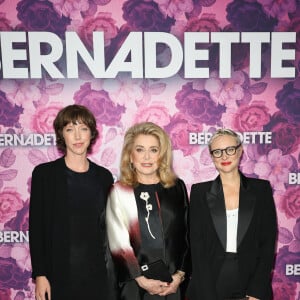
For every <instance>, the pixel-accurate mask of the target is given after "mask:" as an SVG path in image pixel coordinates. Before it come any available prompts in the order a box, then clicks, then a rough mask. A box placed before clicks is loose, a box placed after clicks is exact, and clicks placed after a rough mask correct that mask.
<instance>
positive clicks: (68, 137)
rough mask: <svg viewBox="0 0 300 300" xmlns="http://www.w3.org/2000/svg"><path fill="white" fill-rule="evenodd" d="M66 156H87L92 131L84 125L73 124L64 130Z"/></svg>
mask: <svg viewBox="0 0 300 300" xmlns="http://www.w3.org/2000/svg"><path fill="white" fill-rule="evenodd" d="M63 137H64V140H65V144H66V155H68V156H70V155H86V153H87V149H88V147H89V145H90V142H91V130H90V128H89V127H88V126H87V125H85V124H84V123H81V122H77V123H76V124H73V123H72V122H71V123H69V124H67V125H66V126H65V127H64V128H63Z"/></svg>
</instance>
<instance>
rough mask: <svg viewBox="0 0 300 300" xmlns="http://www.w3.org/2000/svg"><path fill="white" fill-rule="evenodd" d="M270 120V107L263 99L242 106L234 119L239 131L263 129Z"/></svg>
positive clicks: (235, 126)
mask: <svg viewBox="0 0 300 300" xmlns="http://www.w3.org/2000/svg"><path fill="white" fill-rule="evenodd" d="M269 121H270V114H269V113H268V108H267V107H266V105H265V102H263V101H253V102H252V103H251V105H243V106H240V107H239V109H238V110H237V112H236V115H235V117H234V120H233V124H234V125H233V127H234V128H235V129H236V130H238V131H241V132H243V131H262V130H263V126H264V125H266V124H267V123H268V122H269Z"/></svg>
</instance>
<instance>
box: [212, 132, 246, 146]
mask: <svg viewBox="0 0 300 300" xmlns="http://www.w3.org/2000/svg"><path fill="white" fill-rule="evenodd" d="M224 135H229V136H232V137H233V138H234V139H235V141H236V145H239V144H242V141H241V139H240V137H239V135H238V134H237V133H236V132H235V131H233V130H231V129H228V128H222V129H218V130H217V131H216V132H215V133H214V134H213V135H212V137H211V138H210V140H209V141H208V148H209V151H211V145H212V143H213V142H214V140H215V139H216V138H218V137H219V136H224Z"/></svg>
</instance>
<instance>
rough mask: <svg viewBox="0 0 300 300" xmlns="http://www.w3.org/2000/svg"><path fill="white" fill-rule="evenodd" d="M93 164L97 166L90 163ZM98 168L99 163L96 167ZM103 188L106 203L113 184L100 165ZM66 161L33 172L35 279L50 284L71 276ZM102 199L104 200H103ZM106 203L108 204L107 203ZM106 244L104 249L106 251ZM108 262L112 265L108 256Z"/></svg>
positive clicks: (102, 205) (31, 230) (102, 212)
mask: <svg viewBox="0 0 300 300" xmlns="http://www.w3.org/2000/svg"><path fill="white" fill-rule="evenodd" d="M89 163H90V164H94V163H93V162H91V161H89ZM94 165H95V164H94ZM95 166H96V168H97V170H98V178H99V185H101V186H102V188H103V200H105V201H106V199H107V194H108V191H109V189H110V186H111V185H112V184H113V178H112V175H111V173H110V172H109V171H108V170H107V169H105V168H103V167H101V166H98V165H95ZM65 168H66V167H65V162H64V158H59V159H57V160H55V161H52V162H48V163H44V164H41V165H39V166H37V167H35V169H34V170H33V173H32V184H31V197H30V212H29V243H30V254H31V262H32V277H33V278H35V277H36V276H42V275H43V276H46V277H47V278H48V280H49V281H50V284H53V280H54V281H55V282H60V283H64V282H65V279H66V277H67V274H66V264H67V263H68V258H69V252H68V250H69V232H68V224H69V223H68V209H67V201H68V196H67V178H66V172H65ZM99 200H100V199H99ZM101 202H102V201H99V204H98V205H99V226H101V228H102V232H103V237H105V236H106V230H105V226H104V224H105V205H106V203H101ZM103 202H104V201H103ZM105 245H107V242H106V241H103V249H99V252H101V251H104V253H106V255H108V251H106V248H108V247H105ZM106 260H107V263H108V262H109V260H108V256H106Z"/></svg>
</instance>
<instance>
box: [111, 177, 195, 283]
mask: <svg viewBox="0 0 300 300" xmlns="http://www.w3.org/2000/svg"><path fill="white" fill-rule="evenodd" d="M158 198H159V202H160V216H161V221H162V228H163V236H164V247H165V262H166V263H167V265H168V266H169V271H170V273H171V274H173V273H174V272H176V270H182V271H188V267H189V263H190V252H189V245H188V231H187V222H188V220H187V214H188V197H187V192H186V187H185V185H184V183H183V181H182V180H180V179H178V180H177V182H176V184H175V186H173V187H170V188H163V187H162V186H161V188H160V190H159V191H158ZM106 216H107V217H106V222H107V230H108V241H109V246H110V249H111V252H112V256H113V258H114V262H115V264H116V268H117V271H118V275H119V282H125V281H128V280H131V279H134V278H136V277H137V276H140V275H141V269H140V263H142V262H141V257H140V252H139V250H140V246H141V234H140V228H139V222H138V211H137V205H136V199H135V196H134V190H133V188H131V187H128V186H124V185H122V184H121V183H120V182H117V183H115V184H114V186H113V188H112V190H111V192H110V195H109V198H108V202H107V209H106Z"/></svg>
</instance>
